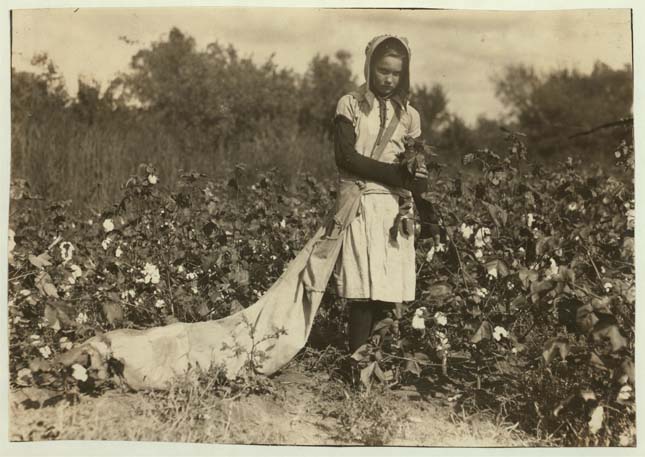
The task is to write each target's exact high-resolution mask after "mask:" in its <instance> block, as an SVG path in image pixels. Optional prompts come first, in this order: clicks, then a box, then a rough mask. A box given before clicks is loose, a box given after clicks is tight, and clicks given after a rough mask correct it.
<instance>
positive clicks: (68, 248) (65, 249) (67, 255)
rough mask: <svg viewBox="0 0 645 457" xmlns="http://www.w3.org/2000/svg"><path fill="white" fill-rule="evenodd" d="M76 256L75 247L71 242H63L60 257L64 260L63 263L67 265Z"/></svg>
mask: <svg viewBox="0 0 645 457" xmlns="http://www.w3.org/2000/svg"><path fill="white" fill-rule="evenodd" d="M73 254H74V246H73V245H72V243H70V242H69V241H63V242H62V243H61V244H60V255H61V257H62V258H63V263H67V262H69V261H70V260H72V256H73Z"/></svg>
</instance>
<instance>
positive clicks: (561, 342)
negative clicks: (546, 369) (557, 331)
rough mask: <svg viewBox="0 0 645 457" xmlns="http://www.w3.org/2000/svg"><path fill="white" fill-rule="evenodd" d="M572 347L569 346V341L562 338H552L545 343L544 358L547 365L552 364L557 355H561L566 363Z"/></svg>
mask: <svg viewBox="0 0 645 457" xmlns="http://www.w3.org/2000/svg"><path fill="white" fill-rule="evenodd" d="M570 347H571V345H570V344H569V341H567V339H566V338H564V337H562V336H558V337H555V338H551V339H549V340H548V341H547V342H546V343H544V347H543V350H542V357H544V361H545V362H546V364H547V365H549V364H550V363H551V361H552V360H553V357H555V354H556V353H559V354H560V358H561V359H562V360H563V361H564V360H566V359H567V355H569V349H570Z"/></svg>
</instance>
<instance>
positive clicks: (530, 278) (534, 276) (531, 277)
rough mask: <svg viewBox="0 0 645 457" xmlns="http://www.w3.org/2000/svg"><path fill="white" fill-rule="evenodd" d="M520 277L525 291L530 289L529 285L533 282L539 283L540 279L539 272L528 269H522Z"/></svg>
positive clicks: (519, 273)
mask: <svg viewBox="0 0 645 457" xmlns="http://www.w3.org/2000/svg"><path fill="white" fill-rule="evenodd" d="M518 276H519V278H520V281H522V285H523V286H524V288H525V289H528V288H529V285H530V284H531V283H532V282H534V281H537V280H538V278H539V277H540V276H539V275H538V272H537V271H535V270H529V269H528V268H522V269H521V270H520V271H519V272H518Z"/></svg>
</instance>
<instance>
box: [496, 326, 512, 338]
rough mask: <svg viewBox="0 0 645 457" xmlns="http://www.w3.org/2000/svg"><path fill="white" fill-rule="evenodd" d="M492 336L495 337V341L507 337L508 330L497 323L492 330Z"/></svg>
mask: <svg viewBox="0 0 645 457" xmlns="http://www.w3.org/2000/svg"><path fill="white" fill-rule="evenodd" d="M493 338H495V341H500V340H501V339H502V338H508V331H506V329H505V328H504V327H500V326H499V325H498V326H496V327H495V329H494V330H493Z"/></svg>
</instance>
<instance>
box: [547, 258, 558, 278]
mask: <svg viewBox="0 0 645 457" xmlns="http://www.w3.org/2000/svg"><path fill="white" fill-rule="evenodd" d="M550 263H551V265H550V266H549V268H548V269H547V270H546V277H547V278H552V277H553V276H555V275H557V274H558V263H557V262H556V261H555V259H554V258H553V257H551V259H550Z"/></svg>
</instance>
